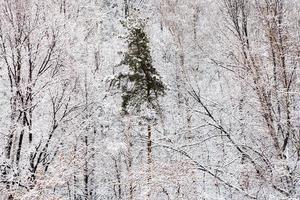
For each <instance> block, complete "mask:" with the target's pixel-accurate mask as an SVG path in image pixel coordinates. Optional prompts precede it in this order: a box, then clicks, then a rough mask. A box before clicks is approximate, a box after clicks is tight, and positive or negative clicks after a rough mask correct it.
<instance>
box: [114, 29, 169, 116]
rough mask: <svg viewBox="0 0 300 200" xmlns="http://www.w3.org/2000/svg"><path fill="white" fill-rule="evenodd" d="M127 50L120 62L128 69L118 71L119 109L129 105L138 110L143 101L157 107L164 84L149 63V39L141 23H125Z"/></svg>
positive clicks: (163, 91)
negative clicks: (119, 86)
mask: <svg viewBox="0 0 300 200" xmlns="http://www.w3.org/2000/svg"><path fill="white" fill-rule="evenodd" d="M127 28H128V30H129V35H128V37H127V42H128V50H127V52H126V53H125V56H124V59H123V60H122V62H121V63H120V64H121V65H125V66H128V68H129V72H128V73H126V74H124V73H121V74H119V76H118V81H120V82H122V83H123V84H122V86H121V88H122V93H123V94H122V100H123V101H122V109H123V111H124V112H125V113H127V112H128V108H130V107H132V108H133V110H136V111H140V108H141V106H142V105H145V104H146V106H147V107H148V108H151V109H155V110H157V109H158V108H159V105H158V103H157V100H158V98H159V96H163V95H164V94H165V86H164V84H163V82H162V81H161V80H160V79H161V77H160V76H159V74H158V73H157V71H156V69H155V68H154V67H153V65H152V57H151V54H150V47H149V39H148V36H147V34H146V33H145V31H144V25H143V24H138V25H132V26H131V27H127Z"/></svg>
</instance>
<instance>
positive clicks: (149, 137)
mask: <svg viewBox="0 0 300 200" xmlns="http://www.w3.org/2000/svg"><path fill="white" fill-rule="evenodd" d="M147 130H148V135H147V165H148V178H147V182H148V183H147V184H148V189H149V191H148V193H147V198H148V199H150V196H151V186H150V185H151V183H150V182H151V173H152V170H151V168H152V131H151V125H150V122H149V124H148V129H147Z"/></svg>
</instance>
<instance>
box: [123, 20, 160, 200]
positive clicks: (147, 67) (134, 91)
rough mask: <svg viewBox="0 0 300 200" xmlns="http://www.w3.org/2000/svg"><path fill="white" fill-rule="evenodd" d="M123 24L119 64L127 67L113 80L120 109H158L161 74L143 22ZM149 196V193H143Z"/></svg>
mask: <svg viewBox="0 0 300 200" xmlns="http://www.w3.org/2000/svg"><path fill="white" fill-rule="evenodd" d="M127 22H129V24H130V25H129V26H128V25H127V28H128V31H129V34H128V36H127V42H128V49H127V52H126V53H125V55H124V59H123V60H122V61H121V63H120V65H125V66H128V68H129V72H128V73H126V74H124V73H120V74H119V75H118V78H117V82H118V83H119V86H120V87H121V90H122V111H123V114H125V115H126V114H128V113H129V111H131V112H137V113H140V111H141V108H148V109H150V110H154V111H156V112H157V111H159V110H160V106H159V103H158V98H159V97H160V96H163V95H164V94H165V85H164V84H163V82H162V81H161V77H160V75H159V74H158V72H157V71H156V69H155V68H154V67H153V64H152V57H151V53H150V47H149V38H148V36H147V34H146V32H145V30H144V28H145V26H144V24H143V23H134V22H133V23H130V22H131V21H130V20H128V21H127ZM152 121H153V119H150V118H148V119H147V123H148V125H147V165H148V185H150V181H151V165H152V130H151V127H152ZM147 196H148V197H147V198H148V199H150V192H148V195H147Z"/></svg>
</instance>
